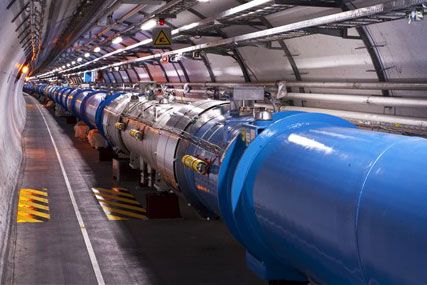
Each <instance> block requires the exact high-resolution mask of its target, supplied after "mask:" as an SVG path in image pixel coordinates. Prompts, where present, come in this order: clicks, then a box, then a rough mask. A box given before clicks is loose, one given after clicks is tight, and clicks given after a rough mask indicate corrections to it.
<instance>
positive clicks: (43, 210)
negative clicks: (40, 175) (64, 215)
mask: <svg viewBox="0 0 427 285" xmlns="http://www.w3.org/2000/svg"><path fill="white" fill-rule="evenodd" d="M49 219H50V212H49V201H48V195H47V189H41V190H37V189H26V188H23V189H21V190H19V201H18V214H17V222H18V223H42V222H46V221H48V220H49Z"/></svg>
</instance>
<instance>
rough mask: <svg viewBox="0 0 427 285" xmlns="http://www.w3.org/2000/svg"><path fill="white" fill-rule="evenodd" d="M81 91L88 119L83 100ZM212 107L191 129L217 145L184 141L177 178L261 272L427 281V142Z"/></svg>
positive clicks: (310, 119) (305, 278)
mask: <svg viewBox="0 0 427 285" xmlns="http://www.w3.org/2000/svg"><path fill="white" fill-rule="evenodd" d="M27 88H29V89H30V90H31V87H27ZM50 92H55V89H53V90H51V91H50ZM121 95H122V94H119V93H116V94H114V95H111V96H107V97H106V98H105V99H104V100H103V101H101V102H99V105H98V107H97V111H96V115H95V122H92V124H93V125H96V126H97V127H98V129H99V131H100V132H103V131H104V129H103V127H102V126H103V119H104V116H103V110H104V109H105V108H106V107H107V106H109V105H110V104H111V102H113V101H114V100H115V99H117V98H119V97H120V96H121ZM89 96H90V94H89V93H88V94H86V95H85V97H89ZM80 99H81V100H82V104H81V110H80V112H79V116H80V117H81V118H84V117H85V115H84V112H85V104H86V103H85V102H87V99H86V98H80ZM85 99H86V100H85ZM73 100H74V99H73ZM215 114H216V113H214V112H213V113H208V112H206V114H204V115H203V116H200V117H197V118H196V119H194V122H193V123H192V124H190V126H189V127H187V128H186V129H185V132H187V133H188V134H191V136H192V137H193V138H194V139H199V140H201V141H204V142H207V143H210V144H212V145H216V146H219V147H220V148H221V149H222V150H223V151H222V153H221V154H217V153H213V152H211V151H210V150H208V149H206V148H204V147H203V146H201V145H196V144H194V143H192V142H190V141H186V140H185V139H182V140H181V141H180V142H179V144H178V146H177V149H176V163H175V165H174V167H175V175H176V179H177V182H178V184H179V188H180V190H181V191H182V192H183V194H184V195H185V196H186V198H187V199H188V200H189V201H190V202H191V204H192V205H193V206H195V207H197V208H198V209H201V210H202V212H203V213H204V214H205V215H206V216H215V215H216V216H220V217H221V218H222V219H223V221H224V223H225V224H226V225H227V227H228V228H229V229H230V231H231V233H232V234H233V236H234V237H235V238H236V240H238V241H239V242H240V243H241V244H242V245H243V246H244V247H245V248H246V250H247V255H246V257H247V264H248V266H249V267H250V268H251V269H252V270H253V271H254V272H255V273H257V275H258V276H259V277H261V278H263V279H265V280H288V281H298V282H309V281H310V282H312V283H315V284H316V283H318V284H333V285H334V284H350V285H352V284H357V285H358V284H369V285H371V284H387V285H388V284H390V285H401V284H423V283H425V282H426V281H425V280H427V270H425V269H426V264H427V243H426V242H425V241H427V228H426V226H425V225H426V224H427V206H426V203H425V201H427V179H425V178H424V177H425V176H424V175H425V174H424V172H425V169H427V140H425V139H423V138H418V137H407V136H400V135H394V134H386V133H379V132H372V131H366V130H361V129H358V128H356V127H355V126H354V125H353V124H351V123H349V122H348V121H345V120H343V119H340V118H337V117H334V116H329V115H324V114H314V113H302V112H285V113H275V114H273V117H272V119H271V120H269V121H256V120H253V119H251V118H232V117H227V116H215ZM209 115H210V117H209ZM202 120H203V121H202ZM89 123H90V122H89ZM184 155H192V156H194V157H197V158H199V159H203V160H204V161H207V162H209V171H208V174H205V175H203V174H200V173H197V172H194V171H193V170H192V169H190V168H188V167H186V166H184V164H183V163H182V162H181V158H182V157H183V156H184Z"/></svg>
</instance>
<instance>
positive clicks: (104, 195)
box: [95, 193, 139, 205]
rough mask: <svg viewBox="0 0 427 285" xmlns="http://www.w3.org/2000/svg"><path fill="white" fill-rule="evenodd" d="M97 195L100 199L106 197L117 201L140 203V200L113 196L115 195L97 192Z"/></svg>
mask: <svg viewBox="0 0 427 285" xmlns="http://www.w3.org/2000/svg"><path fill="white" fill-rule="evenodd" d="M95 196H96V197H97V198H98V200H104V199H105V200H116V201H122V202H127V203H129V204H134V205H139V202H138V201H136V200H131V199H127V198H121V197H117V196H113V195H106V194H100V193H95Z"/></svg>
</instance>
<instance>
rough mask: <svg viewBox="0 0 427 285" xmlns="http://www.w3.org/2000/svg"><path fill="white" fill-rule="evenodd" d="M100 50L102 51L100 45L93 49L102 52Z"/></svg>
mask: <svg viewBox="0 0 427 285" xmlns="http://www.w3.org/2000/svg"><path fill="white" fill-rule="evenodd" d="M100 51H101V48H100V47H96V48H94V49H93V52H100Z"/></svg>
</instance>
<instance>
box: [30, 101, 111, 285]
mask: <svg viewBox="0 0 427 285" xmlns="http://www.w3.org/2000/svg"><path fill="white" fill-rule="evenodd" d="M29 98H31V100H32V101H33V102H34V104H35V106H36V107H37V109H38V111H39V112H40V115H41V116H42V119H43V122H44V124H45V125H46V129H47V132H48V133H49V137H50V140H51V142H52V145H53V148H54V150H55V154H56V157H57V158H58V162H59V166H60V168H61V172H62V176H63V177H64V182H65V185H66V186H67V191H68V195H69V196H70V200H71V204H72V205H73V210H74V213H75V215H76V218H77V222H78V223H79V227H80V231H81V233H82V236H83V239H84V242H85V245H86V250H87V252H88V254H89V259H90V262H91V264H92V268H93V272H94V273H95V277H96V281H97V283H98V284H99V285H105V280H104V276H103V275H102V271H101V267H100V266H99V263H98V259H97V258H96V254H95V251H94V250H93V246H92V242H91V241H90V238H89V234H88V232H87V229H86V226H85V223H84V221H83V217H82V214H81V213H80V210H79V207H78V205H77V201H76V197H75V196H74V192H73V189H72V188H71V183H70V179H69V178H68V174H67V171H66V170H65V166H64V162H63V161H62V157H61V155H60V153H59V150H58V146H57V145H56V142H55V139H54V138H53V135H52V131H51V130H50V127H49V124H48V123H47V120H46V117H45V115H44V114H43V112H47V111H45V110H42V109H41V108H40V104H39V103H38V102H37V100H36V99H35V98H33V97H29Z"/></svg>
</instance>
